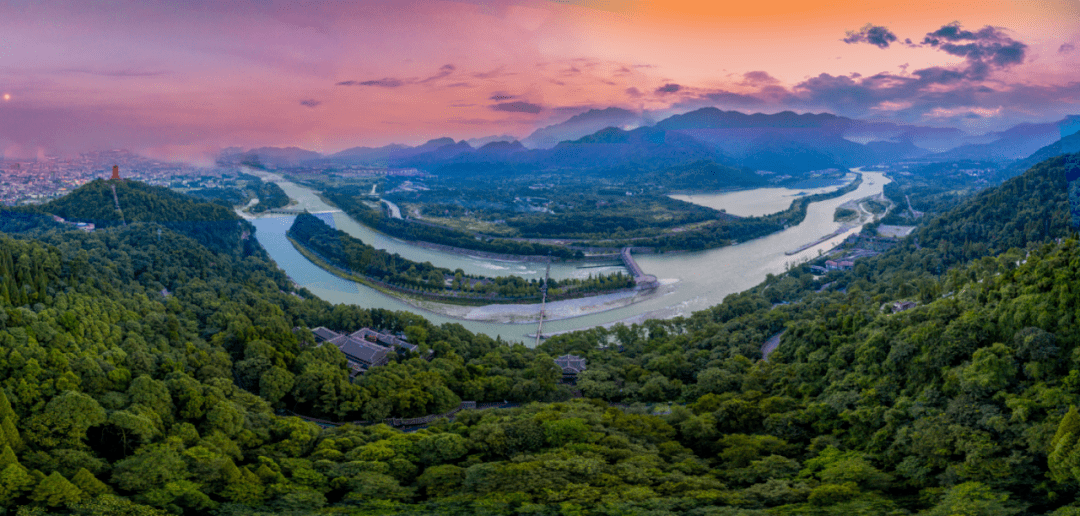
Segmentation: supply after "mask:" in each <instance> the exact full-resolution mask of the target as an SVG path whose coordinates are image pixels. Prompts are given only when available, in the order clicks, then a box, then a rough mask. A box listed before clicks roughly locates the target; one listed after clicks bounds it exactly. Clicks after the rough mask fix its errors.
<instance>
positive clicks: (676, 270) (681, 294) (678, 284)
mask: <svg viewBox="0 0 1080 516" xmlns="http://www.w3.org/2000/svg"><path fill="white" fill-rule="evenodd" d="M853 172H857V171H853ZM863 179H864V181H863V183H862V184H861V185H860V186H859V187H858V188H857V190H856V191H854V192H850V193H848V194H846V195H843V196H842V197H840V198H836V199H831V200H825V201H821V202H815V203H812V204H811V205H810V206H809V207H808V212H807V214H806V217H805V220H803V221H802V222H801V223H799V224H797V225H792V226H789V227H788V228H787V229H784V230H782V231H780V232H778V233H773V234H770V235H767V236H765V237H762V238H758V239H755V240H750V241H746V242H743V243H740V244H737V245H732V246H727V247H723V248H718V249H711V250H707V251H695V252H679V253H676V252H665V253H655V254H646V253H641V254H639V253H637V252H635V253H634V258H635V260H636V261H637V262H638V264H639V265H640V266H641V268H642V269H643V270H644V271H645V272H647V273H653V274H655V275H657V276H659V277H660V278H661V280H660V284H661V286H660V288H658V289H655V291H653V292H648V293H634V294H632V295H631V294H629V293H628V294H624V295H623V297H624V299H622V300H613V301H612V300H606V299H604V298H593V299H590V300H585V301H580V300H579V301H575V302H574V303H573V304H588V305H597V304H601V303H603V306H593V307H591V309H589V310H588V311H584V312H583V311H581V310H577V309H575V308H573V304H569V305H567V306H565V307H564V309H561V310H559V312H558V315H557V316H556V317H552V318H548V317H545V320H544V328H543V329H544V334H545V335H554V334H559V333H562V332H567V331H575V330H579V329H584V328H592V327H597V326H603V327H611V326H613V325H617V324H626V325H631V324H634V323H641V322H643V321H647V320H650V319H668V318H672V317H678V316H687V315H690V314H691V313H693V312H696V311H699V310H703V309H706V308H709V307H711V306H714V305H716V304H718V303H721V302H722V301H723V300H724V298H725V297H726V296H727V295H729V294H732V293H736V292H741V291H743V290H746V289H748V288H751V287H753V286H754V285H757V284H759V283H760V282H761V281H764V280H765V278H766V277H767V275H768V274H779V273H782V272H783V271H784V270H786V269H787V268H788V266H789V264H790V262H791V261H792V260H793V259H795V260H801V259H803V258H804V257H816V256H817V255H818V251H819V250H820V251H828V250H829V249H830V248H831V247H832V246H834V245H836V244H837V243H839V239H841V238H843V237H842V236H838V237H836V238H834V239H831V240H828V241H826V242H823V243H821V244H819V245H818V246H815V247H811V248H809V249H807V250H805V251H803V252H802V253H799V254H797V255H795V256H788V255H785V254H784V252H785V251H787V250H790V249H793V248H795V247H798V246H799V245H802V244H804V243H806V242H808V241H811V240H814V239H816V238H818V237H820V236H821V235H824V234H827V233H830V232H833V231H835V230H836V228H837V227H838V226H840V224H838V223H836V222H834V221H833V212H834V211H835V210H836V208H837V207H838V206H840V205H841V204H844V203H845V202H847V201H849V200H852V199H862V198H865V197H867V196H873V195H876V194H879V193H880V192H881V189H882V186H883V185H884V184H887V183H888V182H889V179H888V178H886V177H884V175H882V174H881V173H879V172H864V178H863ZM282 186H283V188H284V189H285V190H286V191H287V192H288V193H289V195H290V197H293V198H297V199H299V200H300V202H301V204H302V206H303V207H304V208H306V209H308V210H310V211H323V210H329V209H332V207H330V206H328V205H327V204H325V203H323V202H321V201H320V199H319V198H318V196H317V195H316V193H315V192H314V191H312V190H310V189H307V188H302V187H299V186H296V185H293V184H292V183H288V182H285V183H284V184H283V185H282ZM793 193H794V192H792V191H790V190H785V189H777V188H773V189H764V190H761V191H759V192H757V193H754V192H753V191H750V192H747V194H746V195H743V194H736V197H734V198H729V199H726V200H724V205H725V206H727V207H728V211H729V212H733V213H739V214H741V213H753V210H755V209H760V207H761V206H762V205H778V206H779V205H782V206H784V207H788V205H790V204H791V201H792V200H793V198H792V194H793ZM695 200H698V199H697V196H695ZM335 219H336V220H337V222H338V227H339V228H341V229H345V230H346V231H350V234H352V233H351V232H353V231H355V232H357V233H356V234H355V235H354V236H357V238H361V237H363V238H364V239H365V241H367V240H368V239H370V240H371V241H373V242H378V246H379V248H380V249H386V250H388V251H390V252H394V253H401V254H402V256H406V257H407V258H408V259H411V260H414V261H430V262H432V263H433V264H435V265H437V266H439V267H444V268H449V269H451V270H453V269H456V268H463V269H464V270H466V271H467V272H468V273H470V274H479V275H487V273H490V272H492V271H503V272H505V273H508V274H513V275H518V276H531V277H543V274H544V268H543V266H542V265H541V266H540V267H539V268H538V267H537V265H538V264H517V265H510V264H508V263H506V262H498V261H494V260H490V261H483V262H480V261H477V260H474V259H464V258H462V257H460V256H458V255H451V254H448V253H441V252H437V251H430V250H426V249H421V248H418V247H416V246H412V245H408V244H404V243H401V242H400V241H398V240H391V239H389V238H385V237H383V236H382V235H381V234H378V233H375V232H373V231H370V230H368V229H367V228H360V227H359V226H358V225H356V224H355V222H350V221H351V218H350V217H348V216H347V215H346V214H343V213H338V214H336V215H335ZM291 222H292V220H291V217H280V216H278V217H260V218H258V219H256V220H253V221H252V223H253V224H255V225H256V226H257V232H256V233H255V237H256V238H258V240H259V243H260V244H262V245H263V247H264V248H266V249H267V252H268V253H269V254H270V256H271V258H273V260H274V261H275V262H277V263H278V265H279V266H281V267H282V269H284V270H285V271H286V273H288V275H289V276H290V277H291V278H294V281H296V282H297V284H298V285H300V286H301V287H303V288H305V289H308V290H309V291H310V292H311V293H312V294H313V295H315V296H318V297H320V298H322V299H324V300H327V301H329V302H332V303H347V304H354V305H357V306H360V307H363V308H372V309H386V310H404V311H410V312H414V313H416V314H418V315H421V316H423V317H424V318H426V319H428V320H429V321H431V322H432V323H434V324H446V323H451V324H460V325H462V326H463V327H465V328H467V329H469V330H470V331H473V332H477V333H483V334H486V335H489V336H490V337H491V338H496V337H498V336H501V337H502V338H503V339H509V341H511V342H523V343H525V344H526V345H529V346H532V345H533V342H534V341H535V337H526V334H532V333H535V331H536V324H535V322H536V320H537V319H538V315H539V305H538V304H536V305H505V306H504V307H503V308H499V307H495V308H493V309H492V310H512V311H513V312H514V313H491V311H490V310H485V309H483V307H468V306H454V305H450V306H447V305H442V306H438V305H439V303H427V302H423V301H418V300H414V299H402V298H401V297H399V296H397V295H392V294H388V293H384V292H382V291H380V290H378V289H373V288H371V287H369V286H367V285H363V284H359V283H356V282H353V281H348V280H344V279H342V278H341V277H339V276H337V275H334V274H331V273H329V272H327V271H326V270H324V269H322V268H321V267H319V266H317V265H315V264H314V263H312V262H311V261H310V260H308V259H307V258H305V257H304V256H303V255H302V254H300V253H299V252H298V251H297V250H296V248H295V247H294V246H293V245H292V243H290V242H289V241H288V239H287V238H286V237H285V232H286V231H287V230H288V229H289V227H290V225H291ZM353 226H356V227H353ZM346 228H349V229H346ZM556 269H559V270H560V274H561V277H577V276H575V275H574V274H575V273H574V271H575V270H576V269H577V268H576V267H567V266H566V265H563V264H555V265H553V266H552V277H556V276H555V274H556ZM519 270H520V271H521V272H518V271H519ZM583 270H588V271H591V270H594V269H583ZM485 271H486V272H485ZM608 301H610V302H608ZM631 301H632V302H631ZM559 303H566V302H565V301H563V302H559ZM553 309H554V307H553V306H552V305H551V304H549V305H548V306H547V310H548V312H549V313H552V312H551V311H552V310H553ZM473 310H476V311H475V312H474V311H473ZM552 315H555V314H552Z"/></svg>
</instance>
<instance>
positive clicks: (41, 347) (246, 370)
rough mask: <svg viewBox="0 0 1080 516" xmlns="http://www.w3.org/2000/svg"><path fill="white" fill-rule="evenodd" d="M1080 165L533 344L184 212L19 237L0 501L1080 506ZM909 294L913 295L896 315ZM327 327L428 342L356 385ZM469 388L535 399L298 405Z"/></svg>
mask: <svg viewBox="0 0 1080 516" xmlns="http://www.w3.org/2000/svg"><path fill="white" fill-rule="evenodd" d="M1075 158H1076V156H1072V157H1066V158H1060V159H1056V160H1051V161H1049V162H1045V163H1043V164H1041V165H1040V166H1039V167H1036V168H1034V169H1032V170H1030V171H1028V172H1027V173H1025V174H1024V175H1022V176H1020V177H1018V178H1015V179H1013V180H1010V181H1009V182H1006V184H1004V185H1003V186H1001V187H997V188H994V189H989V190H987V191H986V192H984V193H982V194H980V195H979V196H976V197H975V198H973V199H971V200H969V201H968V202H966V203H964V204H963V205H962V206H960V207H959V208H957V209H956V210H954V211H952V212H950V213H948V214H946V215H944V216H942V218H941V219H940V220H937V221H934V222H933V223H931V224H930V225H928V226H927V227H926V228H925V229H923V230H922V231H921V232H920V233H919V239H920V244H919V245H918V246H916V245H915V244H914V238H909V239H908V240H905V243H903V244H902V245H900V246H897V247H896V248H895V249H894V250H892V251H890V252H888V253H885V254H883V255H881V256H880V257H877V258H875V259H870V260H865V261H864V260H860V261H859V265H858V266H856V268H855V270H853V271H844V272H839V271H838V272H832V273H830V274H829V275H828V276H825V277H822V278H815V277H813V276H812V275H810V274H809V273H808V272H804V271H802V270H801V269H800V268H796V269H795V270H793V271H791V272H790V273H787V274H784V275H780V276H773V277H770V278H769V279H768V280H767V281H766V282H765V283H764V284H763V285H761V286H759V287H756V288H754V289H752V290H750V291H748V292H744V293H740V294H735V295H732V296H729V297H728V298H727V299H726V300H725V302H724V303H723V304H722V305H719V306H717V307H714V308H712V309H709V310H705V311H702V312H698V313H695V314H694V315H693V316H691V317H686V318H676V319H671V320H651V321H647V322H646V323H644V324H642V325H635V326H631V327H625V326H621V325H620V326H616V327H614V328H612V329H604V328H596V329H592V330H588V331H581V332H575V333H572V334H567V335H561V336H557V337H554V338H552V339H550V340H548V341H546V342H545V343H544V344H542V345H541V347H540V349H536V350H532V349H526V348H524V347H523V346H507V345H505V344H504V343H502V342H500V341H498V340H492V339H490V338H487V337H485V336H482V335H473V334H470V333H469V332H467V331H465V330H464V329H463V328H461V327H460V326H459V325H444V326H433V325H431V324H430V323H428V322H427V321H425V320H424V319H423V318H422V317H420V316H417V315H413V314H407V313H391V312H387V311H384V310H364V309H360V308H357V307H355V306H344V305H339V306H332V305H330V304H329V303H326V302H323V301H320V300H318V299H315V298H313V297H311V295H310V293H308V292H306V291H303V290H298V291H295V292H293V290H294V288H295V287H293V286H292V285H291V284H290V282H289V281H288V279H287V278H286V277H285V276H284V274H283V273H282V272H281V271H280V270H278V269H276V268H275V267H274V266H273V265H272V264H271V263H269V262H268V261H266V260H265V259H263V258H262V257H261V256H260V255H256V254H251V255H246V256H240V255H234V254H228V253H225V252H215V251H213V250H211V249H208V248H207V247H206V246H204V245H202V244H200V243H199V242H198V241H196V240H194V239H191V238H189V237H187V236H185V235H182V234H179V233H176V232H173V231H172V230H170V229H168V228H163V231H162V238H161V239H160V240H159V239H158V234H157V229H158V228H160V227H161V226H158V225H154V224H150V223H138V224H129V225H128V226H126V227H122V226H121V227H115V226H114V227H110V228H107V229H105V230H102V231H95V232H93V233H89V234H87V233H83V232H79V231H69V230H64V229H62V228H61V229H60V230H45V232H44V234H43V235H41V236H39V237H37V238H28V237H25V236H18V235H16V236H15V237H10V236H6V235H0V506H3V507H5V508H7V509H8V510H10V511H15V510H16V508H17V507H26V509H23V510H22V512H24V513H29V514H71V513H74V514H80V515H90V514H115V515H121V514H123V515H143V514H147V515H149V514H154V515H158V514H166V513H173V514H185V515H195V514H217V515H240V514H348V515H351V514H370V515H375V514H378V515H387V514H389V515H397V514H400V515H405V514H486V515H511V514H515V515H516V514H539V515H552V516H554V515H557V514H580V515H583V516H588V515H646V514H647V515H655V516H675V515H683V514H688V515H693V516H718V515H723V516H767V515H804V514H805V515H826V514H843V515H852V516H854V515H880V514H892V515H907V514H920V515H934V516H936V515H953V514H965V515H967V514H971V515H1025V516H1026V515H1036V514H1048V513H1052V514H1055V515H1057V516H1066V515H1076V514H1080V502H1078V500H1077V495H1078V493H1080V451H1078V450H1080V443H1078V441H1077V436H1078V435H1080V416H1078V415H1076V413H1075V412H1070V407H1071V406H1074V405H1080V319H1077V316H1076V314H1077V313H1080V291H1078V289H1076V285H1078V284H1080V243H1078V242H1077V241H1076V240H1075V239H1071V238H1068V235H1069V234H1070V233H1071V229H1070V228H1069V226H1068V225H1067V224H1065V225H1062V224H1061V223H1060V215H1059V213H1060V211H1061V210H1062V207H1063V206H1066V205H1067V202H1068V201H1067V200H1066V197H1065V196H1064V195H1065V194H1064V192H1065V191H1067V190H1065V189H1066V188H1072V187H1073V186H1074V184H1075V183H1074V184H1073V185H1070V184H1068V183H1067V182H1066V177H1067V176H1066V171H1067V170H1068V169H1069V167H1070V166H1071V163H1072V161H1070V160H1073V159H1075ZM1068 177H1071V175H1070V176H1068ZM1055 189H1056V190H1055ZM110 196H111V192H110ZM150 201H151V204H152V205H153V203H156V202H158V201H157V200H156V199H150ZM162 202H163V201H162ZM157 217H158V218H163V217H160V216H157ZM1039 217H1044V219H1045V220H1049V221H1050V222H1049V223H1046V222H1041V219H1039ZM1039 222H1041V224H1040V223H1039ZM1040 227H1041V228H1042V229H1041V230H1040V229H1039V228H1040ZM38 231H41V229H40V228H39V229H38ZM1059 237H1066V239H1065V240H1064V241H1063V242H1061V243H1055V242H1054V240H1055V239H1056V238H1059ZM965 238H967V239H969V240H968V242H967V243H966V244H965V243H964V240H965ZM971 239H984V240H986V241H975V240H971ZM1012 245H1024V246H1026V247H1025V248H1023V249H1006V248H1007V247H1008V246H1012ZM954 247H955V248H958V249H960V251H955V249H954ZM950 265H952V266H951V267H950ZM162 289H167V290H166V291H165V292H164V293H163V292H162ZM900 300H913V301H917V303H918V304H917V306H916V307H914V308H912V309H910V310H907V311H904V312H900V313H891V312H892V303H893V302H895V301H900ZM781 301H785V302H786V303H781ZM319 325H324V326H327V327H329V328H331V329H334V330H339V331H353V330H355V329H358V328H360V327H370V328H376V329H386V330H389V331H392V332H399V331H403V332H404V333H405V334H406V335H407V336H408V339H409V340H410V341H411V342H413V343H416V344H418V345H419V346H421V349H422V350H423V351H426V350H427V349H432V350H434V351H435V353H434V358H433V359H432V360H430V361H429V360H425V359H423V358H420V357H417V356H404V357H395V359H394V360H393V361H392V362H391V363H390V364H388V365H386V366H381V367H375V368H373V369H372V370H370V371H368V372H367V373H366V374H364V375H362V376H361V377H359V378H358V379H357V380H356V381H350V379H349V376H348V370H347V368H346V365H345V358H344V356H343V355H342V354H341V353H340V352H339V351H338V350H337V349H336V348H335V347H332V346H320V347H316V346H314V345H312V344H310V343H311V342H313V340H314V339H313V338H312V335H311V334H310V332H309V331H308V328H311V327H315V326H319ZM294 327H295V328H297V330H296V331H295V332H294V331H293V328H294ZM781 331H783V332H784V333H783V334H782V335H780V338H779V341H780V344H779V347H778V348H777V350H776V351H775V352H773V354H772V355H770V357H769V360H768V361H762V360H760V357H761V353H760V349H761V345H762V343H764V342H765V341H766V340H767V339H769V337H770V336H774V335H776V334H778V333H780V332H781ZM567 352H571V353H575V354H579V355H582V356H584V357H585V358H586V359H587V365H588V368H587V370H586V371H585V372H584V373H582V374H580V375H579V376H578V379H577V384H576V385H575V386H569V385H565V384H562V383H560V379H561V377H562V371H561V370H560V369H559V368H558V367H556V366H555V364H554V362H553V360H552V357H553V356H556V355H561V354H564V353H567ZM575 391H579V392H580V394H581V395H582V396H583V397H584V398H585V399H576V400H575V399H571V398H572V397H573V396H574V394H576V393H575ZM462 400H474V401H478V402H503V401H504V400H509V401H510V402H513V403H519V404H521V406H519V407H516V408H512V409H504V410H477V411H472V410H466V411H462V412H460V413H458V417H457V419H456V420H454V421H452V422H451V421H445V420H443V421H436V422H434V423H433V424H432V425H431V426H430V427H428V428H426V429H422V430H419V431H416V432H412V433H402V432H400V431H397V430H394V429H392V428H390V427H388V426H385V425H377V426H354V425H345V426H341V427H338V428H334V429H320V428H319V427H318V426H316V425H315V424H313V423H308V422H305V421H303V420H301V419H298V418H295V417H282V416H281V415H280V414H289V413H290V411H295V412H296V413H300V414H305V415H311V416H316V417H321V418H324V419H330V420H335V421H342V420H356V419H365V420H369V421H371V420H381V419H383V418H386V417H390V416H394V417H411V416H419V415H424V414H431V413H442V412H445V411H447V410H449V409H452V408H454V407H456V406H458V404H459V403H460V402H461V401H462ZM529 402H542V403H536V404H529ZM643 403H657V404H664V405H663V407H662V409H661V410H660V411H659V412H660V413H661V414H662V415H649V414H647V413H646V412H647V410H646V407H645V406H644V405H643ZM668 403H671V404H673V405H671V406H667V405H666V404H668ZM30 511H36V512H30Z"/></svg>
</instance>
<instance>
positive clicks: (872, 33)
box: [844, 23, 896, 48]
mask: <svg viewBox="0 0 1080 516" xmlns="http://www.w3.org/2000/svg"><path fill="white" fill-rule="evenodd" d="M894 41H896V34H893V32H892V31H891V30H889V29H887V28H885V27H882V26H880V25H873V24H869V23H868V24H866V25H865V26H863V28H861V29H859V30H853V31H848V33H847V37H845V38H844V43H847V44H849V45H850V44H852V43H869V44H871V45H874V46H875V47H878V48H889V44H890V43H892V42H894Z"/></svg>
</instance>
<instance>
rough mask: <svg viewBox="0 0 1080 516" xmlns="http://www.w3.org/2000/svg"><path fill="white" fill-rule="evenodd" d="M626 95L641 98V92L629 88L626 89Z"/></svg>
mask: <svg viewBox="0 0 1080 516" xmlns="http://www.w3.org/2000/svg"><path fill="white" fill-rule="evenodd" d="M626 94H627V95H630V96H631V97H640V96H641V90H639V89H637V88H635V87H633V86H631V87H629V88H626Z"/></svg>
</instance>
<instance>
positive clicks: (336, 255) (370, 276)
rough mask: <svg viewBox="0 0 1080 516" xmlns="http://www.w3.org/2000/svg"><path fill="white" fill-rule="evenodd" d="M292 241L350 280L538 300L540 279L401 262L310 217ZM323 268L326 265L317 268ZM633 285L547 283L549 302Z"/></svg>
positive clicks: (607, 278)
mask: <svg viewBox="0 0 1080 516" xmlns="http://www.w3.org/2000/svg"><path fill="white" fill-rule="evenodd" d="M288 235H289V237H290V238H291V239H292V240H293V242H294V243H295V244H296V245H298V246H301V247H303V248H304V249H306V250H308V251H310V252H313V253H315V255H316V257H317V258H319V260H316V262H315V263H318V262H325V263H326V264H329V265H330V266H331V267H332V268H330V269H329V270H330V272H333V273H335V274H337V273H340V272H341V271H342V270H344V271H345V272H347V275H348V276H350V277H355V279H359V280H362V281H368V282H374V283H376V284H377V285H379V286H385V287H389V288H392V289H396V290H399V291H405V292H409V293H417V294H421V295H432V296H434V295H438V296H439V297H440V299H443V298H446V297H449V298H450V299H462V300H477V301H523V300H529V301H532V300H540V298H541V292H540V287H541V281H540V280H538V279H532V280H526V279H523V278H521V277H518V276H502V277H496V278H488V277H483V276H473V275H466V274H464V272H463V271H462V270H461V269H458V270H456V271H453V270H450V269H444V268H440V267H435V266H434V265H432V264H431V263H430V262H424V263H417V262H414V261H410V260H406V259H405V258H402V257H401V256H399V255H397V254H391V253H388V252H386V251H383V250H381V249H376V248H374V247H372V246H370V245H367V244H365V243H363V242H362V241H361V240H359V239H357V238H355V237H353V236H351V235H349V234H348V233H346V232H344V231H341V230H338V229H334V228H331V227H330V226H328V225H326V224H325V223H323V221H321V220H319V218H318V217H316V216H314V215H311V214H309V213H306V212H305V213H301V214H300V215H298V216H297V217H296V220H295V221H294V222H293V225H292V227H291V228H289V231H288ZM321 265H322V266H323V267H324V268H327V267H326V265H325V264H321ZM633 287H634V278H633V277H632V276H629V275H627V274H623V273H622V272H616V273H613V274H609V275H602V274H601V275H596V276H595V277H594V276H590V277H589V278H587V279H576V278H571V279H562V280H556V279H552V280H548V299H552V300H555V299H567V298H571V297H581V296H586V295H595V294H600V293H604V292H611V291H615V290H621V289H627V288H633Z"/></svg>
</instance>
